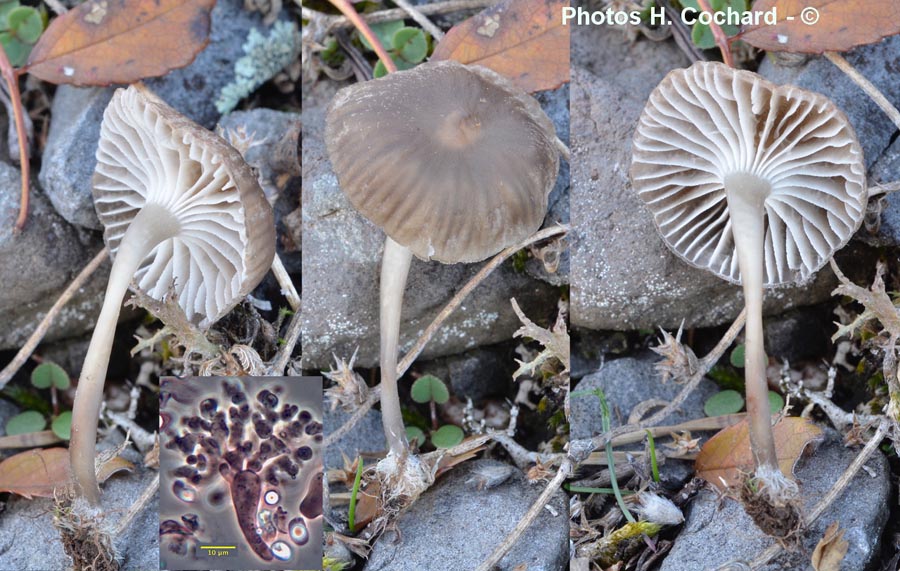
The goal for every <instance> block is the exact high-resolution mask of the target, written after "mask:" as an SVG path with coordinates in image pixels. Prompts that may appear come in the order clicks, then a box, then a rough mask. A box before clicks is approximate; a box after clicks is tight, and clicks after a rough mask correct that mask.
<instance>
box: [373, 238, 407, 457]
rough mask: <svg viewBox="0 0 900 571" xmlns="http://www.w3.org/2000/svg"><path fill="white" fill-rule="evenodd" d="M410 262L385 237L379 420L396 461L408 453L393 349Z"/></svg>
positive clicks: (398, 337)
mask: <svg viewBox="0 0 900 571" xmlns="http://www.w3.org/2000/svg"><path fill="white" fill-rule="evenodd" d="M411 262H412V252H411V251H410V250H409V248H406V247H405V246H401V245H400V244H398V243H397V242H394V241H393V240H392V239H391V238H390V237H389V236H388V237H387V238H385V240H384V256H383V257H382V259H381V359H380V360H381V421H382V423H383V426H384V435H385V437H386V438H387V441H388V448H389V449H390V452H391V453H393V454H394V455H396V456H397V458H398V461H402V460H403V459H405V458H406V455H407V453H408V452H409V443H407V441H406V428H404V426H403V414H402V412H401V411H400V393H399V391H398V390H397V350H398V344H399V340H400V310H401V308H402V307H403V291H404V290H405V289H406V277H407V276H408V275H409V265H410V263H411Z"/></svg>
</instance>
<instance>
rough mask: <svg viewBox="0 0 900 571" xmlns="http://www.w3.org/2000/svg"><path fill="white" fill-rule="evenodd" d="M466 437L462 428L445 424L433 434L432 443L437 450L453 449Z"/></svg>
mask: <svg viewBox="0 0 900 571" xmlns="http://www.w3.org/2000/svg"><path fill="white" fill-rule="evenodd" d="M464 436H465V434H463V431H462V428H460V427H458V426H456V425H453V424H445V425H444V426H442V427H440V428H438V429H437V431H435V432H432V433H431V443H432V444H434V446H435V448H452V447H453V446H456V445H457V444H459V443H460V442H462V441H463V437H464Z"/></svg>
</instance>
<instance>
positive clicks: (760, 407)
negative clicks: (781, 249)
mask: <svg viewBox="0 0 900 571" xmlns="http://www.w3.org/2000/svg"><path fill="white" fill-rule="evenodd" d="M725 192H726V199H727V202H728V210H729V212H730V214H731V224H732V234H733V235H734V243H735V249H736V251H737V258H738V267H739V268H740V271H741V284H742V285H743V288H744V305H745V307H746V308H747V324H746V326H745V327H744V332H745V346H746V353H745V358H744V379H745V384H746V390H747V417H748V420H749V424H750V448H751V451H752V453H753V460H754V464H755V466H756V469H757V470H759V468H760V467H762V466H766V467H769V468H772V469H773V470H774V471H776V472H778V471H779V470H780V469H779V467H778V457H777V456H776V454H775V437H774V435H773V433H772V417H771V413H770V411H769V385H768V382H767V381H766V353H765V347H764V346H763V321H762V305H763V256H764V245H765V211H764V202H765V199H766V196H767V194H768V192H769V186H768V184H767V183H765V182H764V181H762V180H761V179H759V178H757V177H755V176H752V175H745V174H732V175H729V176H726V177H725Z"/></svg>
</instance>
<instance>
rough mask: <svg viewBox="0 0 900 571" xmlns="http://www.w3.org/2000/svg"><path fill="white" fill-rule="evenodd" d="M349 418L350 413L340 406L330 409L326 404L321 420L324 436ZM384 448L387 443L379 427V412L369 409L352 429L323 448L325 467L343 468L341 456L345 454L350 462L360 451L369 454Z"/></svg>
mask: <svg viewBox="0 0 900 571" xmlns="http://www.w3.org/2000/svg"><path fill="white" fill-rule="evenodd" d="M349 418H350V413H347V412H344V411H343V410H341V409H340V408H338V409H337V410H331V407H330V406H326V407H325V411H324V420H323V422H322V424H323V428H324V431H325V436H326V437H327V436H328V435H329V434H331V433H332V432H334V431H335V430H337V429H338V428H340V427H341V426H342V425H343V424H344V423H345V422H347V419H349ZM385 450H387V443H386V441H385V439H384V430H383V429H382V427H381V413H380V412H379V411H377V410H370V411H369V412H367V413H366V415H365V416H363V417H362V418H361V419H360V420H359V422H357V423H356V426H354V427H353V429H352V430H350V431H349V432H348V433H346V434H345V435H344V436H342V437H341V438H340V439H338V441H337V442H335V443H334V444H332V445H331V446H328V447H327V448H325V469H326V470H335V469H338V468H343V467H344V458H343V456H347V458H349V459H350V461H351V462H352V461H353V459H354V458H356V457H357V456H358V455H359V454H361V453H362V454H370V453H378V452H384V451H385Z"/></svg>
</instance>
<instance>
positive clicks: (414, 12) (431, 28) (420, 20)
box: [394, 0, 444, 42]
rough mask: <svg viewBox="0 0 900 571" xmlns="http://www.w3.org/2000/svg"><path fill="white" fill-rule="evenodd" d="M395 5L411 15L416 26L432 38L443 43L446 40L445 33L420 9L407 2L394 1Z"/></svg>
mask: <svg viewBox="0 0 900 571" xmlns="http://www.w3.org/2000/svg"><path fill="white" fill-rule="evenodd" d="M394 4H396V5H397V6H398V7H400V8H401V9H402V10H403V11H405V12H406V13H407V14H409V17H410V18H412V19H413V20H415V22H416V24H418V25H419V26H421V27H422V29H423V30H425V31H426V32H428V33H429V34H431V37H432V38H434V39H435V40H436V41H438V42H439V41H441V40H442V39H443V38H444V32H442V31H441V29H440V28H438V27H437V26H435V25H434V23H433V22H432V21H431V20H429V19H428V17H427V16H425V14H423V13H422V12H421V11H420V10H419V9H418V8H416V7H415V6H413V5H412V4H410V3H409V2H408V1H407V0H394Z"/></svg>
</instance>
